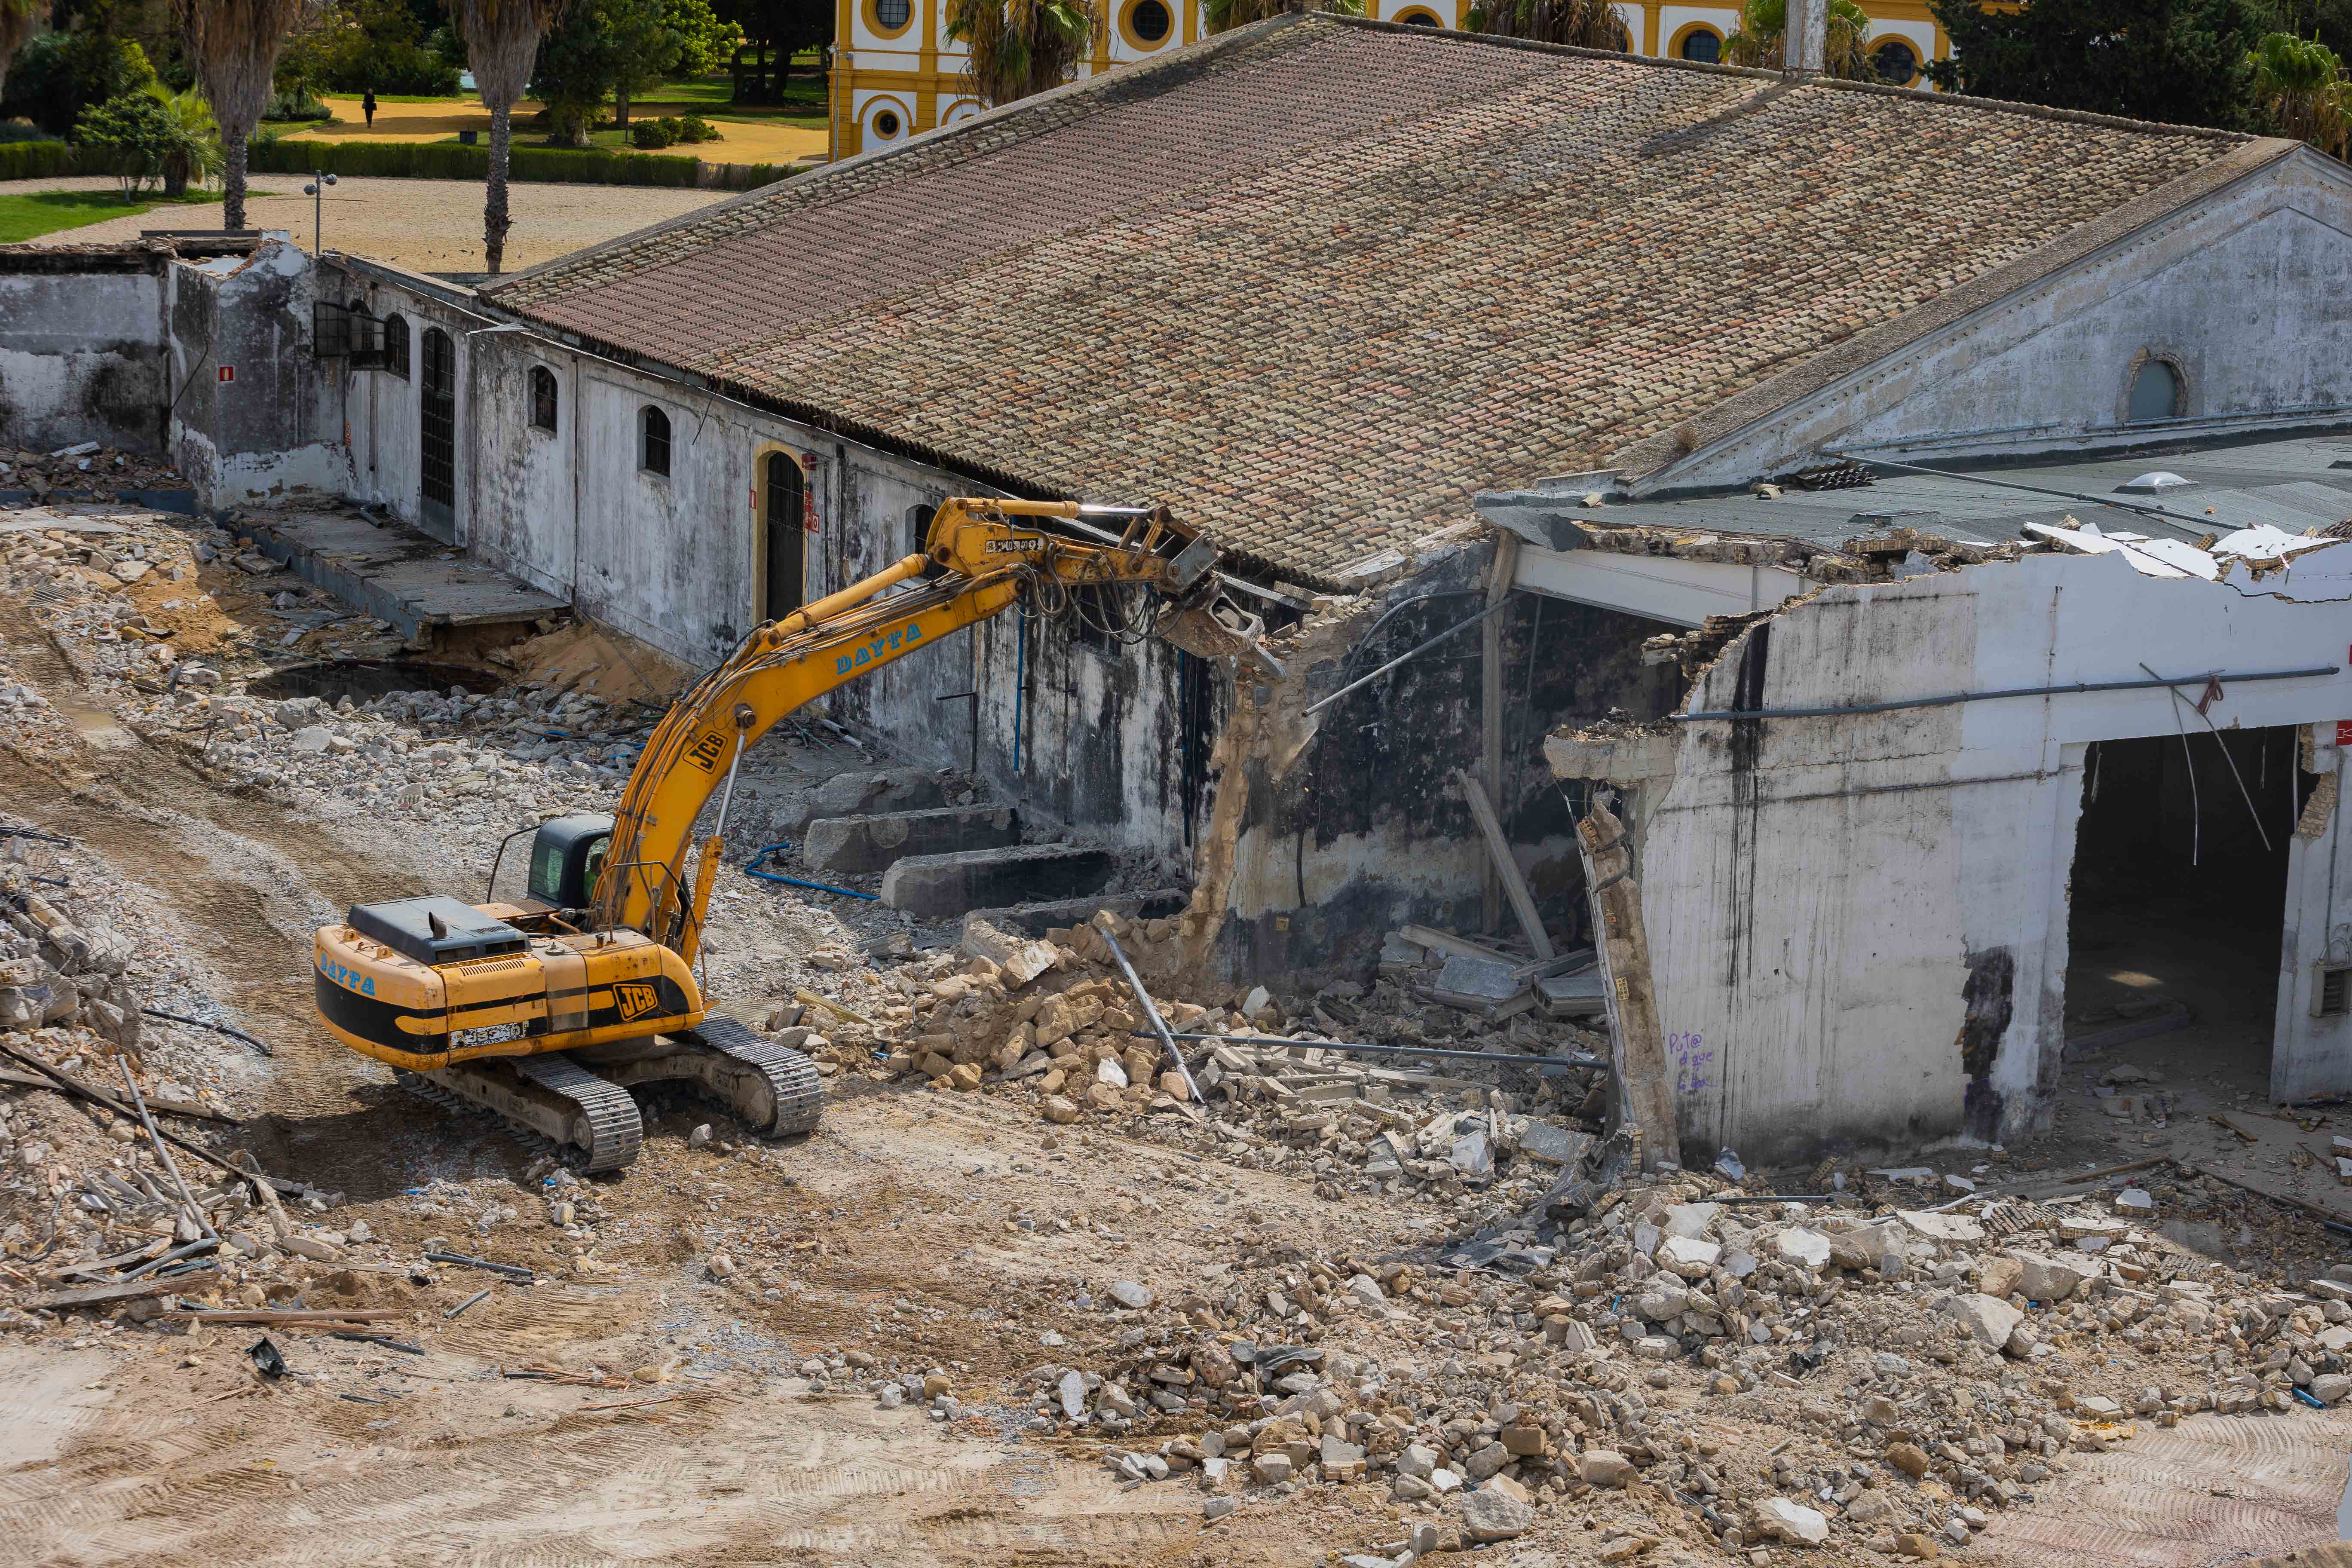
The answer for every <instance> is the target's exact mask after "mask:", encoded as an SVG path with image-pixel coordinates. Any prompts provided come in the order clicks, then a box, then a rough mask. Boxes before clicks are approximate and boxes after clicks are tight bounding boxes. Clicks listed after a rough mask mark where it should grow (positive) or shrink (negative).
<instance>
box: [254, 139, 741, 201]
mask: <svg viewBox="0 0 2352 1568" xmlns="http://www.w3.org/2000/svg"><path fill="white" fill-rule="evenodd" d="M247 168H248V169H250V170H251V171H253V172H254V173H256V174H260V173H264V172H267V173H269V174H309V173H310V172H311V171H312V170H313V169H317V170H320V171H322V172H324V173H326V174H367V175H373V176H376V177H378V178H382V179H410V180H484V179H488V177H489V172H490V150H489V149H488V148H487V147H478V146H477V147H467V146H463V145H460V144H457V143H455V142H312V141H307V140H306V141H300V142H255V143H253V145H252V148H251V150H250V151H249V152H248V153H247ZM507 174H508V177H509V178H510V179H515V180H531V181H545V182H549V183H552V184H574V185H677V186H685V187H692V186H697V185H700V186H705V187H709V188H716V189H720V190H738V191H740V190H750V189H751V188H752V187H753V186H755V185H764V184H771V183H772V182H773V181H776V180H781V179H782V178H783V177H784V174H785V171H784V170H783V169H782V168H779V167H777V166H776V165H774V164H772V163H702V162H701V161H700V160H699V159H695V158H664V157H650V156H647V155H646V154H644V153H612V152H606V151H604V149H602V148H591V149H587V150H584V151H573V150H572V149H570V148H563V147H516V148H513V149H511V150H510V151H509V153H508V159H507Z"/></svg>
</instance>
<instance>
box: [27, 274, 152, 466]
mask: <svg viewBox="0 0 2352 1568" xmlns="http://www.w3.org/2000/svg"><path fill="white" fill-rule="evenodd" d="M24 265H26V266H27V267H28V268H38V270H27V271H25V272H15V271H10V272H0V447H12V448H13V447H30V448H32V449H34V450H37V451H52V450H55V449H56V448H58V447H69V446H73V445H76V444H78V443H79V442H82V441H93V440H94V441H103V442H105V443H106V444H107V445H108V446H110V447H129V448H130V449H131V450H133V451H140V452H154V451H158V450H160V449H161V447H162V445H163V439H162V437H163V405H165V404H166V403H168V402H169V401H170V400H171V396H172V392H173V387H172V385H171V374H170V371H171V365H170V356H169V353H168V350H167V347H166V333H165V315H166V300H167V295H168V289H169V287H170V277H169V264H168V263H155V262H152V261H148V260H146V259H145V258H142V259H141V261H140V262H139V263H138V264H137V269H135V270H123V269H122V268H124V267H125V266H126V265H127V264H126V263H125V262H124V261H122V260H119V259H117V258H111V257H109V258H94V260H93V262H92V263H91V264H89V266H88V267H87V268H86V269H77V270H66V269H64V267H63V265H62V264H61V263H60V262H59V261H58V259H57V258H51V257H46V256H41V257H28V258H26V261H25V263H24ZM16 482H17V481H15V480H13V479H0V489H7V488H12V487H13V486H14V484H15V483H16Z"/></svg>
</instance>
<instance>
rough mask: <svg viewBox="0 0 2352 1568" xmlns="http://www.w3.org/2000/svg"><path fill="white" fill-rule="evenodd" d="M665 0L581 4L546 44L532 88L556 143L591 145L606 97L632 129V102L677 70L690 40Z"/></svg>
mask: <svg viewBox="0 0 2352 1568" xmlns="http://www.w3.org/2000/svg"><path fill="white" fill-rule="evenodd" d="M685 52H686V45H685V40H684V39H683V38H681V37H679V36H678V33H677V30H676V29H675V28H673V27H672V26H670V25H669V20H668V17H667V5H665V4H664V0H578V4H576V5H573V6H572V9H571V10H570V11H569V12H567V13H565V15H564V16H563V19H562V21H561V22H559V23H557V24H556V25H555V26H554V27H553V28H551V30H550V31H549V33H548V35H547V38H546V40H545V41H544V42H543V43H541V45H540V48H539V64H538V68H536V69H535V70H533V72H532V73H531V87H532V89H533V90H534V91H536V92H537V93H538V94H539V96H540V98H541V100H544V101H545V102H546V104H547V108H548V121H549V134H548V139H549V140H550V141H552V142H569V143H571V144H572V145H575V146H585V145H587V141H588V127H589V126H590V125H592V124H593V123H594V121H595V118H596V110H597V109H598V108H599V107H600V106H601V105H602V104H603V103H604V100H605V99H606V98H608V97H609V98H610V99H611V100H613V109H614V121H615V122H616V123H617V124H618V125H619V126H620V127H621V129H623V130H624V131H625V130H627V129H628V125H629V100H631V99H633V98H635V96H636V95H637V94H638V93H639V92H641V91H643V90H644V89H646V88H647V87H649V86H651V85H652V84H653V83H655V82H656V81H659V80H660V79H662V76H663V74H664V73H665V72H667V71H670V70H673V69H675V68H677V63H678V61H679V59H680V58H681V57H683V55H684V54H685Z"/></svg>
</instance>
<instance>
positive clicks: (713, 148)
mask: <svg viewBox="0 0 2352 1568" xmlns="http://www.w3.org/2000/svg"><path fill="white" fill-rule="evenodd" d="M323 101H324V102H325V103H326V106H327V107H328V108H329V109H331V110H333V111H334V114H335V118H336V119H337V120H338V121H341V123H339V124H332V125H320V126H317V127H315V128H310V127H306V128H304V129H302V130H299V131H289V132H287V133H286V140H288V141H289V142H302V141H312V142H446V141H447V140H448V139H449V138H450V137H452V136H455V135H456V134H457V132H460V131H473V132H479V133H480V134H481V137H482V139H483V140H485V141H487V140H488V138H489V133H490V111H489V110H487V109H485V108H483V107H482V103H481V100H479V99H473V100H467V101H464V102H455V101H451V102H441V103H385V102H382V101H379V102H378V103H377V105H376V110H375V123H374V125H373V126H371V125H369V124H368V122H367V116H366V114H365V113H364V112H363V110H362V106H361V103H360V100H358V99H356V98H334V97H330V98H328V99H326V100H323ZM541 107H542V106H541V104H539V103H536V102H532V101H529V100H526V101H524V102H523V103H520V104H518V105H517V106H516V108H515V119H516V120H517V121H523V120H526V119H528V118H529V117H530V116H532V115H535V114H537V113H538V112H539V111H540V110H541ZM688 113H699V114H701V115H702V117H703V118H704V119H705V120H708V121H711V123H712V124H714V125H716V126H717V127H718V128H719V140H718V141H716V142H694V143H691V144H688V145H681V146H677V147H668V148H664V149H662V151H663V152H664V153H667V155H669V156H671V157H687V158H699V159H701V160H702V161H703V162H704V163H793V161H795V160H797V159H802V158H822V157H824V152H825V146H826V136H825V131H824V126H822V125H817V126H808V125H793V124H791V123H789V122H788V121H784V120H782V119H781V118H776V117H771V116H765V115H761V116H754V117H751V118H744V119H738V118H735V117H733V116H731V115H730V114H729V113H728V112H727V110H725V108H724V107H723V106H722V107H719V108H711V107H709V106H702V107H700V108H698V109H694V110H687V109H681V108H679V107H678V106H676V105H672V104H638V105H635V106H634V107H633V109H632V110H631V113H630V120H631V121H632V122H633V123H634V122H635V121H638V120H651V119H655V118H657V117H659V116H661V115H665V114H674V115H684V114H688ZM515 140H516V142H518V143H519V144H521V145H529V144H530V142H535V141H538V140H540V138H539V137H538V136H536V135H533V134H531V133H530V132H525V131H522V130H520V129H518V130H517V132H516V134H515Z"/></svg>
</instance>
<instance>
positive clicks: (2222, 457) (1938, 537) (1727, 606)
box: [1477, 437, 2352, 626]
mask: <svg viewBox="0 0 2352 1568" xmlns="http://www.w3.org/2000/svg"><path fill="white" fill-rule="evenodd" d="M1596 478H1597V477H1593V476H1578V477H1576V478H1575V479H1569V480H1561V481H1556V482H1554V483H1552V484H1550V485H1548V486H1546V487H1545V488H1542V489H1534V490H1524V491H1508V492H1490V493H1487V494H1485V495H1481V496H1480V497H1479V498H1478V503H1477V504H1478V510H1479V511H1480V513H1481V514H1482V515H1483V516H1485V517H1486V519H1487V521H1490V522H1492V523H1494V524H1495V525H1496V526H1497V527H1500V528H1505V529H1508V530H1509V531H1512V532H1514V533H1516V534H1517V535H1518V536H1519V538H1520V539H1521V540H1522V541H1523V542H1524V544H1525V546H1526V547H1525V548H1522V550H1521V551H1520V552H1519V556H1518V565H1517V584H1518V586H1519V587H1521V588H1523V589H1528V590H1531V591H1533V592H1538V593H1546V594H1550V595H1554V596H1556V597H1559V598H1564V599H1571V600H1575V601H1577V602H1579V603H1583V604H1591V605H1599V606H1601V607H1602V608H1605V609H1613V610H1622V611H1626V612H1628V613H1631V614H1633V615H1640V616H1649V617H1650V618H1652V619H1655V620H1660V621H1665V622H1669V623H1672V624H1675V625H1680V626H1705V625H1706V624H1707V623H1708V622H1709V620H1710V618H1711V617H1721V616H1748V615H1753V614H1756V613H1759V612H1766V611H1770V610H1772V609H1774V608H1777V607H1778V606H1780V605H1782V604H1784V603H1786V602H1787V601H1788V600H1789V599H1790V598H1791V597H1793V596H1795V595H1802V594H1805V593H1808V592H1810V591H1811V590H1812V589H1813V588H1815V587H1818V586H1820V585H1822V584H1832V583H1871V582H1891V581H1897V580H1900V579H1902V578H1904V577H1907V576H1914V575H1917V574H1921V573H1925V572H1932V571H1939V570H1949V569H1951V568H1954V567H1960V566H1974V565H1982V564H1984V563H1989V562H1994V561H2001V560H2014V559H2016V558H2018V557H2020V556H2021V555H2026V554H2032V553H2043V552H2064V553H2073V554H2108V553H2112V554H2115V555H2117V556H2118V557H2120V558H2121V559H2122V560H2123V561H2125V562H2126V563H2128V564H2130V565H2131V566H2132V567H2133V568H2134V569H2136V570H2137V571H2139V572H2141V573H2142V574H2146V575H2148V576H2152V577H2160V578H2179V579H2188V580H2195V581H2200V582H2205V583H2211V584H2218V585H2221V586H2225V587H2229V588H2231V589H2234V590H2236V591H2237V592H2239V593H2242V594H2248V595H2273V596H2277V597H2281V598H2288V599H2295V600H2302V601H2307V602H2318V601H2327V600H2347V599H2352V549H2346V548H2339V546H2343V545H2346V544H2347V543H2352V437H2299V438H2296V439H2292V440H2285V441H2271V442H2263V443H2261V444H2259V445H2247V446H2234V447H2214V448H2209V449H2207V450H2204V451H2200V452H2190V453H2181V452H2174V453H2171V454H2168V455H2167V456H2165V457H2163V458H2146V457H2139V458H2121V459H2111V460H2105V461H2095V462H2076V463H2057V464H2046V465H2039V466H2032V467H2011V468H1998V469H1978V470H1974V471H1962V470H1958V469H1950V470H1942V471H1927V470H1917V471H1913V472H1907V473H1885V472H1874V470H1872V469H1870V468H1864V467H1863V466H1861V465H1859V464H1848V465H1843V466H1835V465H1832V466H1827V467H1824V468H1817V469H1814V470H1811V474H1810V476H1808V477H1806V479H1804V483H1803V484H1798V483H1791V484H1789V485H1787V486H1783V485H1778V484H1769V483H1765V484H1759V485H1756V486H1753V487H1751V488H1749V489H1745V490H1742V491H1739V492H1738V493H1734V494H1723V495H1713V496H1696V497H1682V498H1678V499H1674V500H1647V501H1640V500H1637V501H1631V502H1627V501H1625V500H1623V497H1622V492H1619V493H1618V495H1617V497H1616V499H1613V500H1612V496H1611V494H1610V492H1609V491H1608V489H1605V488H1601V486H1600V485H1599V484H1597V483H1596V485H1595V488H1591V489H1586V488H1583V487H1584V486H1585V485H1586V484H1587V483H1591V482H1594V481H1595V479H1596ZM1808 485H1809V486H1811V487H1812V488H1805V487H1806V486H1808Z"/></svg>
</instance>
